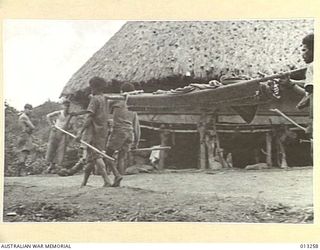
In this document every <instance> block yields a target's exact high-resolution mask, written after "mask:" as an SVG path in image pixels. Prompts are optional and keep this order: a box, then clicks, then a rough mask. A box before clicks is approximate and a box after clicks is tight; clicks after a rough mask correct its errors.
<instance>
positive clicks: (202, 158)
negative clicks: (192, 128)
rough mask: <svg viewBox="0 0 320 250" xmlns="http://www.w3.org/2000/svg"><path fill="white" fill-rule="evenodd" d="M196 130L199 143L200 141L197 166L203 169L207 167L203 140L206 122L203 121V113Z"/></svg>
mask: <svg viewBox="0 0 320 250" xmlns="http://www.w3.org/2000/svg"><path fill="white" fill-rule="evenodd" d="M198 132H199V143H200V146H199V164H198V168H200V169H202V170H204V169H206V168H207V154H206V142H205V134H206V122H205V116H204V115H203V116H202V117H201V118H200V121H199V123H198Z"/></svg>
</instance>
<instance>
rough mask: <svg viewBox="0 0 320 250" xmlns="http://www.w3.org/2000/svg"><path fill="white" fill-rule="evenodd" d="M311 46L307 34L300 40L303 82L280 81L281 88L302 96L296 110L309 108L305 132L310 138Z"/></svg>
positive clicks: (311, 37)
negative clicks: (304, 75)
mask: <svg viewBox="0 0 320 250" xmlns="http://www.w3.org/2000/svg"><path fill="white" fill-rule="evenodd" d="M313 44H314V35H313V34H309V35H307V36H305V37H304V38H303V39H302V58H303V60H304V61H305V63H307V71H306V79H305V80H304V81H298V80H293V79H290V78H286V79H282V80H281V81H280V84H282V85H283V86H286V87H287V88H291V89H292V90H294V91H295V92H297V93H299V94H301V95H303V98H302V100H301V101H300V102H299V103H298V105H297V108H298V109H302V108H305V107H307V106H309V107H310V111H309V118H310V119H309V126H308V127H307V131H306V133H307V134H308V135H309V136H310V138H312V123H313Z"/></svg>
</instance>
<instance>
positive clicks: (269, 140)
mask: <svg viewBox="0 0 320 250" xmlns="http://www.w3.org/2000/svg"><path fill="white" fill-rule="evenodd" d="M266 153H267V155H266V162H267V165H268V167H272V132H270V131H269V132H267V133H266Z"/></svg>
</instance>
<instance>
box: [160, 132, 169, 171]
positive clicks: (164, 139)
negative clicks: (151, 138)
mask: <svg viewBox="0 0 320 250" xmlns="http://www.w3.org/2000/svg"><path fill="white" fill-rule="evenodd" d="M169 136H170V132H169V131H168V130H166V129H164V126H162V129H161V130H160V141H161V147H166V146H168V144H169V143H168V142H169ZM167 154H168V153H167V151H166V150H161V151H160V155H159V158H160V159H159V170H163V169H164V167H165V163H166V158H167Z"/></svg>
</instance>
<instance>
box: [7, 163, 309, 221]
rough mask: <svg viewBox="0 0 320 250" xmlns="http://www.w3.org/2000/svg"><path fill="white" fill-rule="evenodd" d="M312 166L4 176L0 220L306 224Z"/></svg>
mask: <svg viewBox="0 0 320 250" xmlns="http://www.w3.org/2000/svg"><path fill="white" fill-rule="evenodd" d="M312 175H313V168H312V167H303V168H302V167H299V168H298V167H297V168H290V169H289V170H282V169H264V170H250V171H249V170H240V169H238V170H235V169H233V170H225V171H218V172H203V171H198V170H184V171H173V170H172V171H170V170H166V171H163V172H156V173H149V174H147V173H146V174H137V175H127V176H124V180H123V182H122V186H121V187H120V188H103V187H101V186H102V178H101V177H100V176H91V177H90V179H89V182H88V186H86V187H84V188H80V187H79V185H80V183H81V180H82V175H81V174H78V175H75V176H70V177H59V176H57V175H38V176H25V177H5V189H4V211H3V213H4V214H3V220H4V221H5V222H13V221H14V222H21V221H36V222H42V221H43V222H48V221H49V222H54V221H57V222H58V221H72V222H80V221H81V222H90V221H92V222H97V221H160V222H162V221H183V222H197V221H199V222H200V221H201V222H236V223H237V222H249V223H270V222H274V223H313V183H312Z"/></svg>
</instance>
